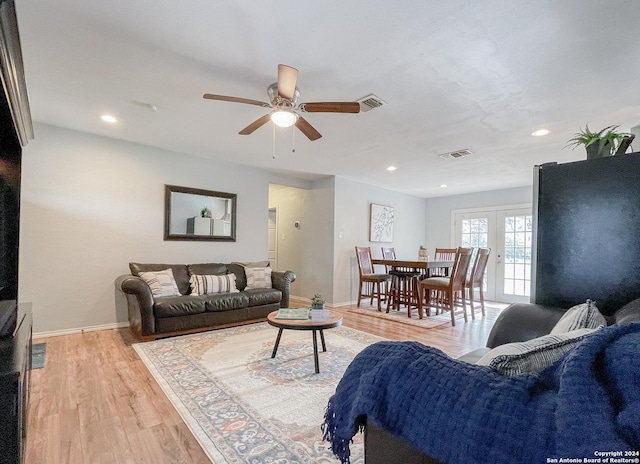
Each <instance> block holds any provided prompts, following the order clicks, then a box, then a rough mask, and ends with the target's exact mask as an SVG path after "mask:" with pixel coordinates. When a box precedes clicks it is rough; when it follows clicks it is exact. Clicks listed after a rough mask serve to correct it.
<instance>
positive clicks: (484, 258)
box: [464, 248, 491, 319]
mask: <svg viewBox="0 0 640 464" xmlns="http://www.w3.org/2000/svg"><path fill="white" fill-rule="evenodd" d="M489 254H491V248H478V250H477V252H476V257H475V259H474V261H473V266H472V267H471V272H470V273H468V275H467V281H466V282H465V284H464V286H465V289H466V290H467V291H468V292H469V303H470V304H471V319H475V318H476V316H475V312H476V311H475V307H474V306H473V301H474V299H475V298H474V295H473V291H474V289H475V288H478V289H479V290H480V291H479V293H480V308H481V310H482V315H483V316H484V315H485V312H484V288H483V287H484V274H485V271H486V270H487V264H488V263H489Z"/></svg>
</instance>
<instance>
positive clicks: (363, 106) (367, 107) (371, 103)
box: [356, 94, 387, 112]
mask: <svg viewBox="0 0 640 464" xmlns="http://www.w3.org/2000/svg"><path fill="white" fill-rule="evenodd" d="M356 101H357V102H358V103H360V111H362V112H366V111H371V110H373V109H376V108H380V107H381V106H382V105H386V104H387V102H386V101H384V100H383V99H382V98H380V97H377V96H375V95H373V94H371V95H367V96H366V97H362V98H361V99H360V100H356Z"/></svg>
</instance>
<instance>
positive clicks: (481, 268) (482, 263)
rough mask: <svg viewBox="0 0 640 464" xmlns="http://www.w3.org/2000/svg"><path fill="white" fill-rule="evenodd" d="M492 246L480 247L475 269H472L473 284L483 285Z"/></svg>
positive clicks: (474, 265)
mask: <svg viewBox="0 0 640 464" xmlns="http://www.w3.org/2000/svg"><path fill="white" fill-rule="evenodd" d="M490 253H491V248H478V252H477V254H476V259H475V262H474V263H473V270H472V271H471V284H472V285H475V286H476V287H477V286H478V285H482V280H483V279H484V273H485V271H486V270H487V264H488V263H489V254H490Z"/></svg>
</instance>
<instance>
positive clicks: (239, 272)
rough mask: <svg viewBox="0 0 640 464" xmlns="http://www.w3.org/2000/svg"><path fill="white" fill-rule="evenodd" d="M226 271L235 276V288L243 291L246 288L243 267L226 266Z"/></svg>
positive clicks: (234, 264)
mask: <svg viewBox="0 0 640 464" xmlns="http://www.w3.org/2000/svg"><path fill="white" fill-rule="evenodd" d="M227 270H228V271H229V272H231V273H233V274H234V275H235V276H236V288H237V289H238V290H240V291H243V290H244V289H245V287H246V286H247V276H246V274H245V273H244V265H243V264H241V263H230V264H227Z"/></svg>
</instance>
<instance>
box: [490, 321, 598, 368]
mask: <svg viewBox="0 0 640 464" xmlns="http://www.w3.org/2000/svg"><path fill="white" fill-rule="evenodd" d="M595 330H597V329H578V330H573V331H571V332H567V333H564V334H557V335H551V334H549V335H544V336H542V337H538V338H534V339H533V340H529V341H526V342H517V343H507V344H505V345H500V346H498V347H496V348H494V349H492V350H491V351H489V352H488V353H487V354H485V355H484V356H482V358H480V360H478V364H479V365H481V366H490V367H492V368H493V369H495V370H496V371H498V372H499V373H501V374H503V375H520V374H525V373H536V372H540V371H542V370H543V369H545V368H547V367H549V366H551V365H552V364H553V363H555V362H556V361H557V360H559V359H560V358H561V357H562V356H564V355H565V354H566V353H568V352H569V351H570V350H571V349H572V348H574V347H575V346H576V345H577V344H578V342H580V341H581V340H582V339H583V338H584V337H586V336H587V335H589V334H591V333H592V332H594V331H595Z"/></svg>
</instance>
